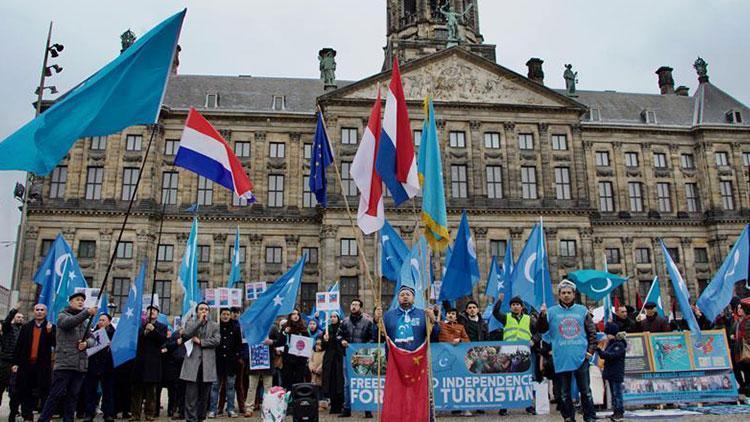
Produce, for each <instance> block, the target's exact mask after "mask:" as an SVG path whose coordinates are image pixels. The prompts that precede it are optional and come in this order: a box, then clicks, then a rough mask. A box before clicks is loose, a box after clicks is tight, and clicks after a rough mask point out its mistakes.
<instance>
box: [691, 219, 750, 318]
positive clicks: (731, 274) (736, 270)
mask: <svg viewBox="0 0 750 422" xmlns="http://www.w3.org/2000/svg"><path fill="white" fill-rule="evenodd" d="M748 262H750V225H746V226H745V228H744V229H743V230H742V233H740V238H739V239H737V241H736V242H734V246H733V247H732V250H731V251H729V255H727V257H726V258H725V259H724V262H723V263H722V264H721V267H719V271H717V272H716V274H714V277H713V279H712V280H711V283H709V285H708V286H706V288H705V290H703V294H701V297H700V298H699V299H698V302H697V303H696V305H698V309H700V310H701V312H703V315H705V316H706V318H708V320H709V321H713V320H715V319H716V317H717V316H719V314H721V311H723V310H724V308H726V306H727V305H729V302H730V301H731V300H732V295H733V294H734V284H735V283H737V282H738V281H740V280H750V278H748Z"/></svg>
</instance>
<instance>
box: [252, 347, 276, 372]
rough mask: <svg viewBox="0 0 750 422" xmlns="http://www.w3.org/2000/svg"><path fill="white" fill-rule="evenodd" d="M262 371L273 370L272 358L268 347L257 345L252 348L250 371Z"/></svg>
mask: <svg viewBox="0 0 750 422" xmlns="http://www.w3.org/2000/svg"><path fill="white" fill-rule="evenodd" d="M261 369H271V356H270V354H269V353H268V346H266V345H265V344H255V345H253V346H250V370H251V371H255V370H261Z"/></svg>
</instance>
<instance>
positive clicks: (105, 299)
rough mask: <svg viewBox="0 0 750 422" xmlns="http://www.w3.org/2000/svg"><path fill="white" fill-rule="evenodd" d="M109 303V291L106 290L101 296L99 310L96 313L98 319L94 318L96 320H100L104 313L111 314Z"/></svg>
mask: <svg viewBox="0 0 750 422" xmlns="http://www.w3.org/2000/svg"><path fill="white" fill-rule="evenodd" d="M107 305H109V295H108V294H107V292H104V293H102V294H101V295H100V296H99V311H98V312H97V313H96V320H94V322H96V321H98V320H99V317H100V316H102V314H107V315H109V309H108V308H107ZM110 316H111V315H110Z"/></svg>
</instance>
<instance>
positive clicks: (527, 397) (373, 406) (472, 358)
mask: <svg viewBox="0 0 750 422" xmlns="http://www.w3.org/2000/svg"><path fill="white" fill-rule="evenodd" d="M431 352H432V373H433V386H434V394H435V408H436V410H439V411H440V410H464V409H465V410H469V409H471V410H475V409H500V408H503V409H511V408H522V407H528V406H530V405H531V402H532V398H533V395H534V375H533V370H532V369H533V368H532V363H531V362H532V359H531V350H530V348H529V345H528V343H525V344H522V343H508V342H474V343H459V344H457V345H455V346H453V345H449V344H446V343H433V344H432V346H431ZM346 353H347V354H346V370H347V371H348V374H349V378H350V380H351V382H350V397H351V400H352V410H357V411H363V410H370V411H373V410H377V406H378V401H380V398H381V397H382V389H383V388H384V386H385V362H384V361H385V359H382V363H381V367H380V373H381V374H382V377H381V378H380V385H378V356H379V355H381V356H384V354H385V352H384V347H381V348H380V350H378V348H377V345H375V344H370V343H360V344H350V345H349V347H347V351H346Z"/></svg>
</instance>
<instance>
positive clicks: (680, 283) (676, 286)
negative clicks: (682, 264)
mask: <svg viewBox="0 0 750 422" xmlns="http://www.w3.org/2000/svg"><path fill="white" fill-rule="evenodd" d="M659 243H661V252H662V254H663V255H664V262H665V264H666V266H667V273H669V279H670V280H672V288H673V290H674V295H675V298H676V299H677V303H679V304H680V311H682V319H684V320H685V321H686V322H687V324H688V327H690V335H691V336H692V337H693V338H694V339H700V338H701V329H700V327H699V326H698V321H697V320H696V319H695V314H693V308H692V307H691V306H690V292H689V291H688V288H687V285H686V284H685V280H683V278H682V275H680V270H679V269H678V268H677V265H675V263H674V261H673V260H672V255H670V254H669V251H667V247H666V246H664V242H663V241H662V240H661V239H659Z"/></svg>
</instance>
